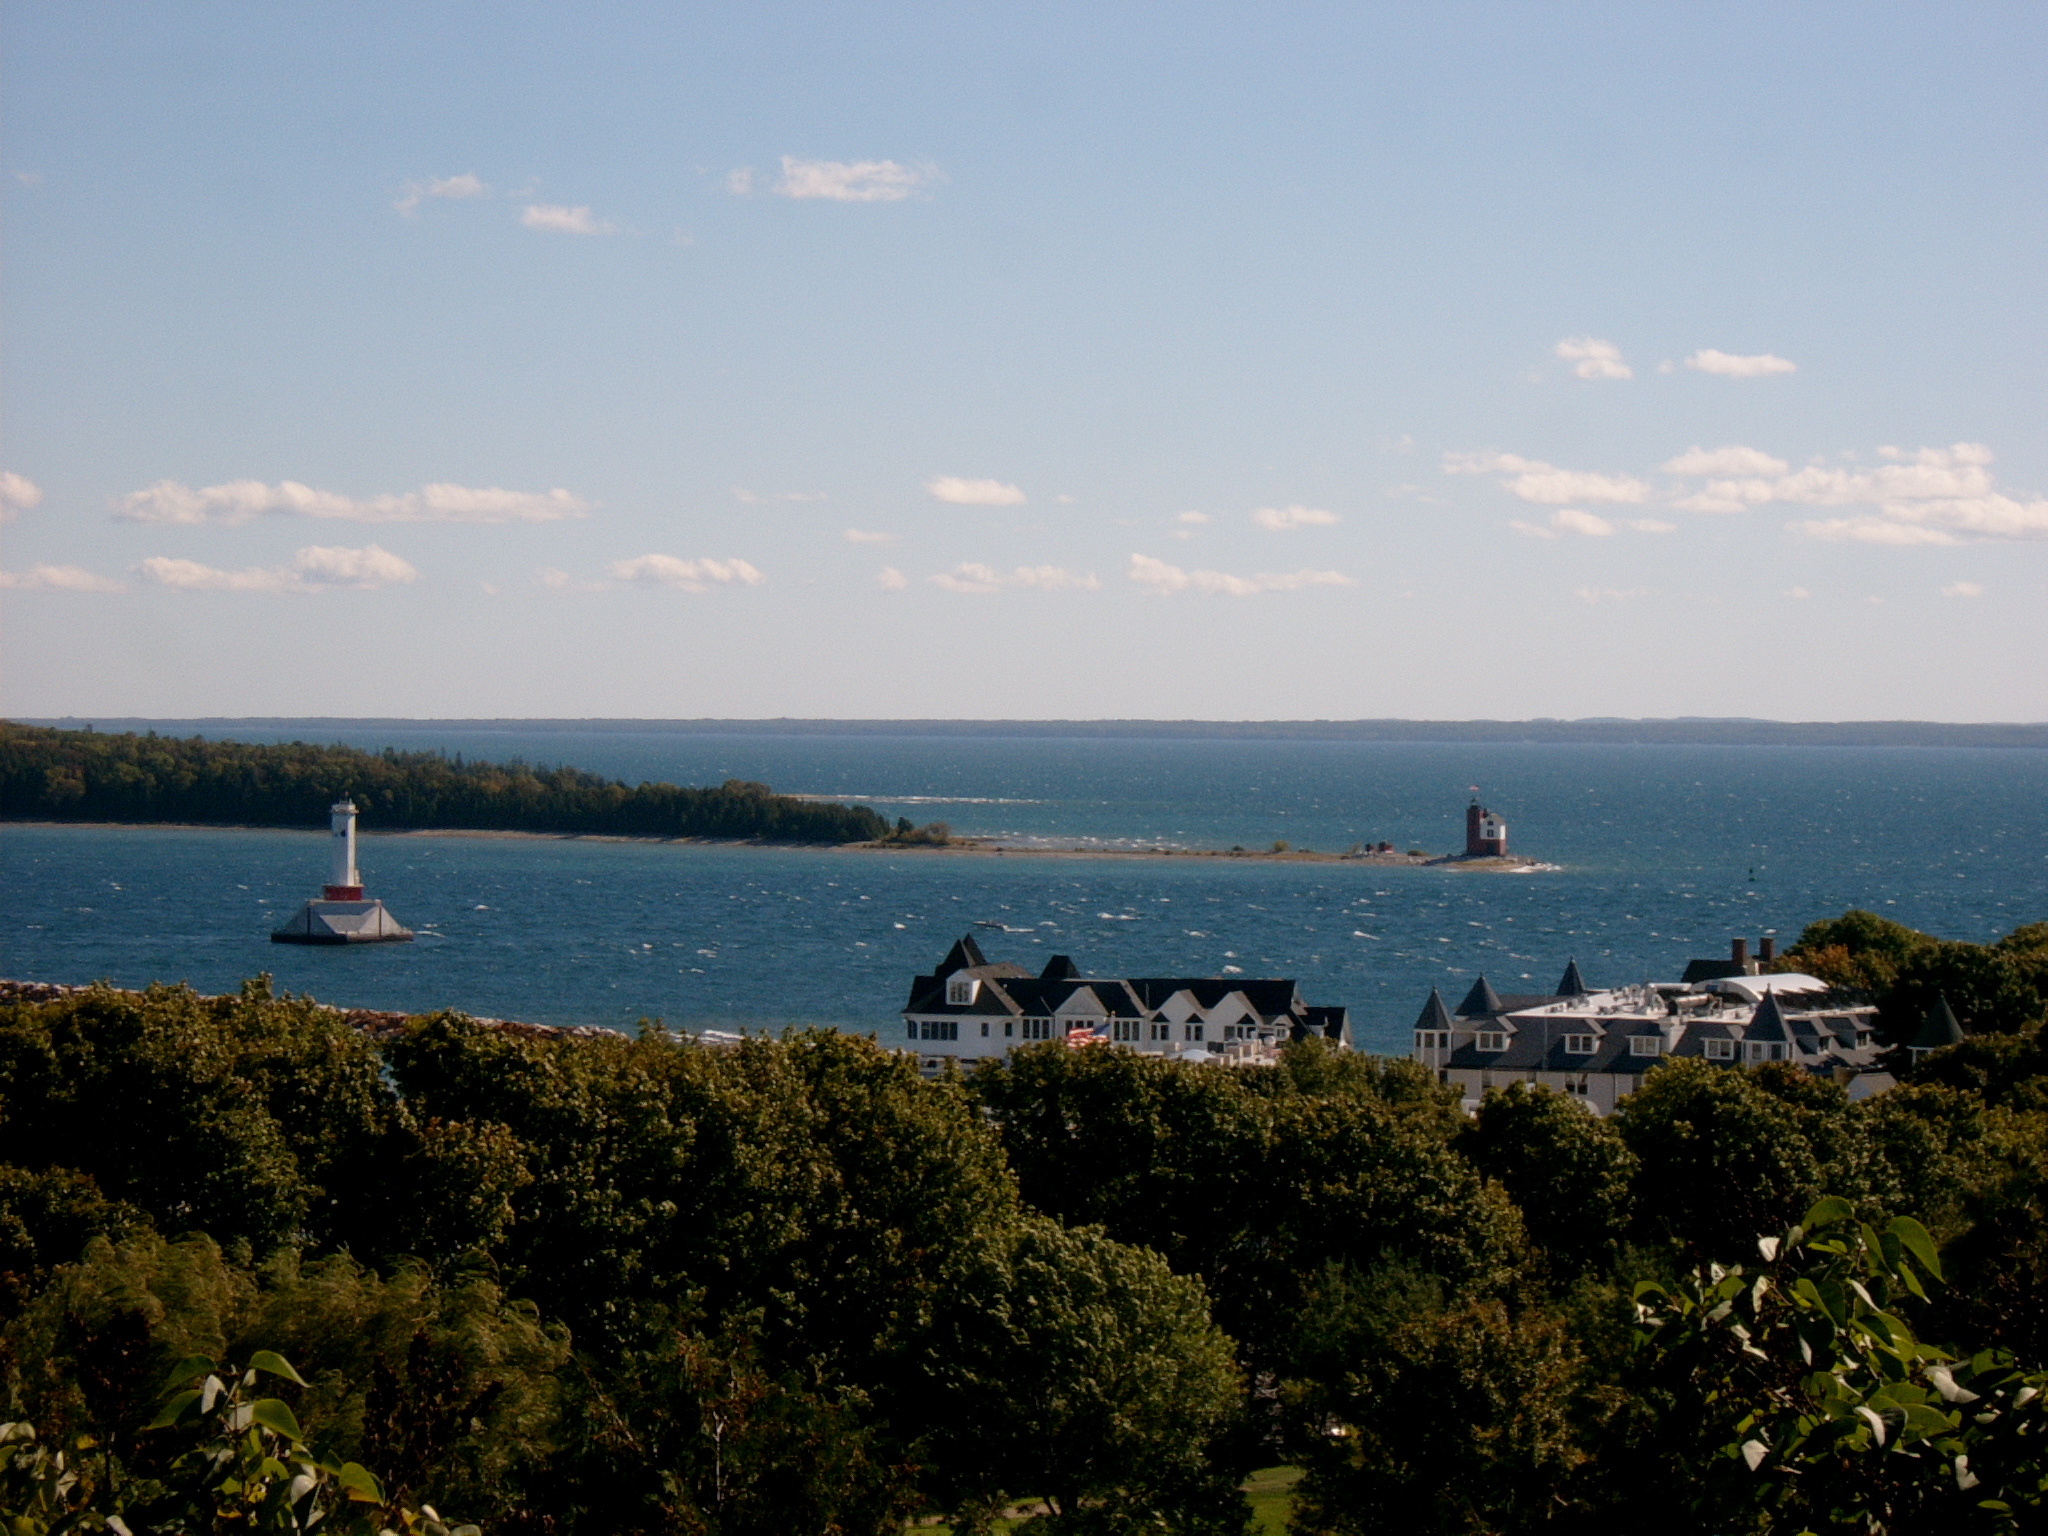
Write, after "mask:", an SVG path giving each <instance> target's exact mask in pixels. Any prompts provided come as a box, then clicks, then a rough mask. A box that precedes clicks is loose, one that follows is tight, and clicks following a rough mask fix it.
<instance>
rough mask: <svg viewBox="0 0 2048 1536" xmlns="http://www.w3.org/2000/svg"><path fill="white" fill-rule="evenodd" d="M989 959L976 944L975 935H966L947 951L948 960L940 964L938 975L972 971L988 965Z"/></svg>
mask: <svg viewBox="0 0 2048 1536" xmlns="http://www.w3.org/2000/svg"><path fill="white" fill-rule="evenodd" d="M987 964H988V957H987V956H986V955H984V954H982V952H981V946H980V945H979V944H977V943H975V942H974V935H973V934H971V933H970V934H965V935H963V936H962V937H961V940H960V942H959V943H958V944H955V945H954V946H953V947H952V948H951V949H949V950H947V951H946V958H945V959H943V960H941V961H940V962H939V970H938V974H939V975H941V976H945V975H948V974H950V973H951V972H953V971H967V970H972V969H973V968H974V967H975V966H977V965H987Z"/></svg>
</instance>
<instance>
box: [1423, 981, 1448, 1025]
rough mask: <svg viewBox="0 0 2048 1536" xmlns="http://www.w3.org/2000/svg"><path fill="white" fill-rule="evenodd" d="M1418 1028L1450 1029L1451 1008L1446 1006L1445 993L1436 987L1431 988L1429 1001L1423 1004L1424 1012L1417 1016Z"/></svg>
mask: <svg viewBox="0 0 2048 1536" xmlns="http://www.w3.org/2000/svg"><path fill="white" fill-rule="evenodd" d="M1415 1027H1416V1028H1417V1029H1449V1028H1450V1027H1451V1010H1450V1009H1448V1008H1446V1007H1445V1006H1444V995H1443V993H1441V992H1439V991H1437V989H1436V988H1435V987H1431V988H1430V989H1429V1001H1428V1002H1426V1003H1424V1004H1423V1005H1422V1012H1421V1013H1420V1014H1418V1015H1417V1016H1416V1019H1415Z"/></svg>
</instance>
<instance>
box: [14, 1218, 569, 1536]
mask: <svg viewBox="0 0 2048 1536" xmlns="http://www.w3.org/2000/svg"><path fill="white" fill-rule="evenodd" d="M0 1343H4V1350H0V1360H5V1361H6V1362H9V1363H10V1369H9V1371H8V1373H7V1378H6V1380H5V1387H6V1392H7V1398H8V1400H9V1404H10V1411H11V1412H13V1413H16V1414H19V1415H21V1416H22V1417H24V1418H28V1419H32V1420H33V1421H34V1422H35V1423H37V1424H38V1425H41V1426H44V1427H45V1428H46V1429H49V1430H51V1431H52V1432H53V1433H56V1434H58V1435H60V1436H66V1435H83V1436H86V1437H89V1438H90V1439H91V1440H93V1441H94V1442H95V1443H97V1444H101V1445H107V1446H111V1447H113V1448H114V1449H115V1451H116V1453H117V1454H122V1453H124V1452H123V1447H124V1444H125V1441H124V1437H125V1436H127V1435H128V1434H129V1432H130V1431H131V1430H132V1428H133V1426H134V1425H136V1424H137V1423H139V1422H141V1421H142V1420H144V1419H146V1418H147V1416H148V1415H147V1411H146V1405H147V1404H148V1403H149V1401H150V1397H151V1393H152V1390H153V1388H154V1387H155V1384H156V1383H157V1382H158V1381H159V1380H160V1379H161V1378H162V1375H163V1373H164V1371H165V1370H167V1369H168V1368H169V1367H170V1364H171V1362H173V1361H176V1360H178V1359H182V1358H184V1357H187V1356H197V1355H205V1356H209V1357H215V1358H224V1357H247V1356H250V1355H251V1354H252V1352H253V1351H254V1350H255V1349H257V1348H259V1347H262V1346H265V1345H276V1346H279V1347H280V1352H281V1353H284V1354H286V1355H288V1356H289V1358H291V1359H292V1360H294V1361H296V1362H298V1364H299V1366H300V1367H301V1370H302V1373H303V1375H304V1377H305V1381H304V1383H302V1385H304V1386H305V1387H306V1390H305V1391H304V1392H303V1393H302V1394H299V1395H298V1396H297V1397H296V1399H295V1403H296V1407H295V1411H296V1413H297V1415H298V1417H299V1419H300V1420H301V1421H302V1422H303V1423H304V1424H305V1426H306V1428H307V1431H308V1433H309V1434H311V1435H312V1436H314V1437H315V1438H316V1439H317V1440H318V1441H319V1443H321V1444H322V1445H325V1446H329V1447H332V1448H334V1449H335V1450H337V1451H338V1452H339V1453H340V1454H342V1455H344V1456H347V1457H350V1458H353V1459H358V1460H361V1461H363V1462H365V1463H367V1464H370V1465H374V1466H377V1467H380V1468H382V1469H383V1471H384V1474H385V1476H386V1478H387V1479H388V1480H389V1482H390V1484H391V1487H392V1490H393V1493H394V1495H395V1496H398V1497H417V1496H425V1494H426V1493H427V1491H428V1490H431V1491H432V1492H433V1493H434V1494H435V1495H437V1496H438V1501H439V1502H440V1503H442V1504H443V1505H446V1506H450V1507H459V1508H467V1509H472V1510H483V1509H496V1510H500V1511H502V1510H504V1509H506V1508H509V1507H512V1506H515V1505H516V1504H517V1503H518V1502H519V1497H518V1494H519V1488H520V1486H521V1484H522V1480H523V1479H525V1478H526V1477H527V1476H528V1475H529V1474H530V1472H531V1468H532V1466H533V1465H534V1464H535V1463H536V1462H537V1461H538V1460H539V1459H540V1458H542V1457H544V1455H545V1453H546V1449H547V1446H548V1445H549V1443H550V1439H551V1436H552V1433H553V1430H552V1425H553V1423H554V1421H555V1418H556V1414H557V1398H558V1395H559V1394H558V1388H557V1382H556V1375H557V1373H558V1372H559V1371H560V1370H561V1368H562V1367H563V1366H564V1364H565V1363H566V1361H567V1359H568V1353H569V1351H568V1340H567V1338H566V1336H565V1335H564V1334H563V1332H562V1330H561V1329H560V1328H558V1327H556V1328H551V1327H547V1326H544V1325H543V1324H542V1323H541V1321H540V1319H539V1317H538V1316H537V1315H536V1313H535V1311H534V1309H533V1307H532V1306H531V1305H530V1304H525V1303H514V1302H508V1301H507V1300H506V1299H505V1298H504V1296H503V1294H502V1292H501V1291H500V1290H499V1288H498V1287H497V1285H496V1284H495V1283H494V1282H493V1281H492V1280H491V1279H490V1278H489V1276H488V1275H487V1274H485V1273H482V1272H480V1271H477V1270H475V1269H471V1270H467V1271H457V1272H454V1273H451V1274H449V1275H447V1276H445V1277H443V1278H441V1279H438V1280H437V1279H436V1278H434V1277H432V1276H430V1275H429V1274H428V1273H427V1272H426V1271H425V1270H424V1269H422V1268H421V1267H419V1266H417V1265H406V1266H401V1267H399V1268H398V1269H396V1270H395V1272H393V1273H392V1274H391V1275H390V1276H388V1277H382V1276H379V1275H378V1274H376V1273H375V1272H374V1271H371V1270H368V1269H366V1268H364V1267H363V1266H361V1265H359V1264H357V1263H355V1262H354V1261H353V1260H351V1259H349V1258H347V1257H346V1256H342V1255H334V1256H331V1257H328V1258H325V1259H321V1260H318V1261H316V1262H312V1263H301V1262H299V1261H298V1260H297V1259H296V1258H295V1257H293V1256H292V1255H289V1254H284V1255H280V1256H278V1257H276V1258H274V1259H273V1260H271V1261H270V1262H269V1263H267V1264H265V1265H263V1266H262V1267H260V1268H254V1269H252V1268H249V1267H246V1266H244V1265H240V1264H237V1263H235V1262H233V1261H232V1260H231V1259H229V1258H228V1257H226V1256H224V1255H223V1254H222V1253H221V1251H220V1249H219V1248H218V1247H217V1246H215V1245H214V1244H213V1243H212V1242H211V1241H210V1240H209V1239H207V1238H204V1237H191V1238H185V1239H181V1240H179V1241H176V1242H167V1241H166V1240H164V1239H163V1238H161V1237H158V1236H157V1235H155V1234H154V1233H147V1232H146V1233H142V1234H140V1235H137V1236H135V1237H133V1238H131V1239H129V1240H128V1241H125V1242H122V1243H118V1244H117V1243H112V1242H108V1241H107V1240H105V1239H104V1238H102V1239H99V1240H97V1241H95V1242H93V1243H92V1244H90V1245H89V1246H88V1247H87V1249H86V1251H85V1253H84V1254H83V1256H82V1257H81V1259H80V1260H79V1262H78V1263H76V1264H74V1265H72V1266H70V1267H68V1268H66V1269H65V1270H63V1271H61V1272H60V1273H59V1275H58V1276H57V1277H56V1280H55V1283H53V1284H52V1286H51V1287H50V1288H49V1289H48V1290H47V1291H46V1292H45V1293H44V1294H43V1295H42V1296H40V1297H38V1298H37V1299H36V1301H35V1303H34V1304H33V1305H32V1306H31V1307H30V1308H29V1309H28V1310H27V1311H25V1312H24V1313H23V1314H22V1316H20V1317H18V1318H17V1319H15V1320H14V1321H13V1322H12V1323H11V1324H10V1325H9V1326H8V1328H7V1330H6V1332H5V1333H4V1335H0Z"/></svg>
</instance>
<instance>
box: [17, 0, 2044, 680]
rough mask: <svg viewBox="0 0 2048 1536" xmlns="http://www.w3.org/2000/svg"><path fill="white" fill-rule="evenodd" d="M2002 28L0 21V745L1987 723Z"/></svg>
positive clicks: (1585, 20) (1226, 15) (766, 16)
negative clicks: (535, 725)
mask: <svg viewBox="0 0 2048 1536" xmlns="http://www.w3.org/2000/svg"><path fill="white" fill-rule="evenodd" d="M2044 85H2048V9H2044V8H2042V7H2040V6H2039V5H1999V4H1981V5H1980V4H1969V5H1962V6H1956V5H1943V6H1936V5H1932V4H1927V5H1912V6H1899V5H1883V4H1869V3H1857V4H1807V5H1799V6H1786V5H1782V4H1776V3H1772V4H1754V5H1748V4H1737V5H1714V4H1683V5H1680V4H1666V5H1660V4H1643V3H1633V4H1614V5H1584V4H1543V5H1538V4H1486V5H1474V4H1460V3H1454V0H1453V3H1441V4H1431V5H1428V6H1417V5H1372V4H1355V3H1353V4H1339V5H1315V4H1295V5H1256V6H1254V5H1236V6H1216V5H1201V4H1186V3H1181V4H1173V5H1150V4H1120V5H1110V6H1105V5H1101V4H1088V5H1060V4H1032V5H1003V4H979V5H977V4H953V5H933V6H912V5H869V6H860V7H856V6H822V5H807V6H806V5H778V4H773V3H765V4H757V5H749V6H711V5H688V6H686V5H677V4H656V5H639V4H631V3H616V4H589V5H580V6H560V5H548V4H532V5H527V4H518V3H502V0H500V3H492V4H487V5H486V4H477V5H450V4H436V3H432V0H406V3H404V4H390V5H386V4H378V3H372V0H351V3H348V4H327V5H313V4H290V3H286V4H278V3H264V4H222V3H209V0H178V3H155V4H152V3H147V0H144V3H134V0H123V3H119V4H106V3H98V0H13V3H11V4H10V5H8V6H7V7H6V8H5V9H4V11H0V263H4V264H0V472H4V478H0V515H4V517H5V519H6V521H5V526H4V528H0V710H4V711H5V712H6V713H7V714H10V715H14V716H29V717H43V716H55V715H143V716H157V717H165V718H170V717H193V716H200V715H308V714H323V715H358V716H365V715H374V716H440V717H447V716H549V717H565V716H566V717H581V716H604V717H621V716H639V717H657V718H678V717H700V716H718V717H772V716H829V717H904V716H920V717H923V716H930V717H948V718H970V717H978V718H988V717H1009V718H1045V717H1061V718H1101V717H1117V718H1122V717H1144V718H1204V719H1265V718H1287V719H1295V718H1356V717H1385V716H1407V717H1424V718H1473V717H1494V718H1525V717H1532V716H1567V717H1576V716H1594V715H1600V716H1676V715H1744V716H1760V717H1769V718H1779V719H1866V718H1887V719H1894V718H1918V719H1934V720H2034V721H2038V720H2043V719H2048V664H2044V658H2048V436H2044V421H2048V416H2044V405H2048V389H2044V384H2048V305H2044V303H2043V278H2044V270H2043V268H2044V261H2048V218H2044V212H2048V197H2044V179H2043V170H2044V161H2048V90H2044Z"/></svg>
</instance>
